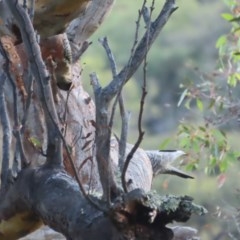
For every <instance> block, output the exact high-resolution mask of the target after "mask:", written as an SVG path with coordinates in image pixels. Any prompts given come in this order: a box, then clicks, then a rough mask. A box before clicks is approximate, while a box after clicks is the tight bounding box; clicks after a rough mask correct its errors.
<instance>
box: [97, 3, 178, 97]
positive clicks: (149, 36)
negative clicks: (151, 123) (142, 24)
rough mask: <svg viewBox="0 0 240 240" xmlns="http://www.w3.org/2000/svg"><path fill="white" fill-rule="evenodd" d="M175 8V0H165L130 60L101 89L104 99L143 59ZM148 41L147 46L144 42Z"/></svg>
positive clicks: (113, 94)
mask: <svg viewBox="0 0 240 240" xmlns="http://www.w3.org/2000/svg"><path fill="white" fill-rule="evenodd" d="M176 9H177V7H176V6H175V0H166V1H165V4H164V6H163V8H162V11H161V13H160V14H159V15H158V17H157V18H156V20H155V21H154V22H151V24H150V26H149V30H147V31H146V32H145V34H144V36H143V37H142V39H141V41H140V42H139V43H138V44H137V46H136V49H135V50H134V52H133V53H132V57H131V61H129V63H128V64H127V65H126V66H125V67H124V68H123V69H122V70H121V71H120V73H119V74H118V75H117V77H116V78H115V79H113V80H112V81H111V82H110V83H109V84H108V85H107V86H106V87H105V88H104V89H103V90H102V92H103V95H104V96H105V97H106V99H105V101H110V100H111V99H112V98H114V96H115V95H116V94H117V93H118V91H119V88H120V87H121V86H122V85H123V84H125V83H126V82H127V81H128V80H129V79H130V78H131V77H132V75H133V74H134V73H135V72H136V70H137V69H138V67H139V66H140V64H141V63H142V62H143V60H144V56H145V55H146V54H147V52H148V50H149V49H150V46H151V45H152V44H153V42H154V41H155V40H156V38H157V36H158V35H159V33H160V32H161V30H162V29H163V27H164V26H165V24H166V22H167V20H168V19H169V17H170V16H171V14H172V13H173V12H174V11H175V10H176ZM147 42H148V47H147V48H146V44H147Z"/></svg>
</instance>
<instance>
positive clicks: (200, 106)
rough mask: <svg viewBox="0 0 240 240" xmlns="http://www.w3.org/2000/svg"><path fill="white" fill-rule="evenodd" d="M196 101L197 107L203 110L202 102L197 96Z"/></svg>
mask: <svg viewBox="0 0 240 240" xmlns="http://www.w3.org/2000/svg"><path fill="white" fill-rule="evenodd" d="M196 101H197V108H198V109H199V110H200V111H201V112H202V111H203V102H202V101H201V100H200V99H199V98H197V99H196Z"/></svg>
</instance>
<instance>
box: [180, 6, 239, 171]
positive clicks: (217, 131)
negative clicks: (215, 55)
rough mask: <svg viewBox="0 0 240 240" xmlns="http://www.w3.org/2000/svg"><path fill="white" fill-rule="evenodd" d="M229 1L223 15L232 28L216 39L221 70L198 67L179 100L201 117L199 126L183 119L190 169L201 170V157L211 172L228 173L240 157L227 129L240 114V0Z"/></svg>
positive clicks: (182, 133) (182, 132) (182, 136)
mask: <svg viewBox="0 0 240 240" xmlns="http://www.w3.org/2000/svg"><path fill="white" fill-rule="evenodd" d="M227 3H228V6H229V7H230V9H231V12H230V13H223V14H222V18H223V19H225V20H226V21H227V22H228V23H229V24H230V25H231V30H230V32H229V33H228V34H224V35H222V36H220V37H219V38H218V40H217V42H216V47H217V48H218V50H219V61H218V66H217V69H216V70H215V71H214V72H212V73H208V74H206V73H202V72H200V71H199V70H198V69H196V70H195V71H196V75H198V77H197V78H196V79H195V80H194V81H192V80H189V81H187V82H185V83H184V84H182V85H181V88H182V89H183V92H182V94H181V96H180V99H179V102H178V106H180V105H184V106H185V108H187V109H189V110H190V111H192V112H193V113H194V114H195V115H196V116H198V119H197V117H196V118H195V120H197V121H198V125H197V126H196V124H191V123H189V121H182V122H181V124H180V125H179V128H178V134H177V135H178V138H177V139H178V144H179V146H180V147H181V148H183V149H185V151H186V152H188V153H189V157H188V166H187V168H188V169H191V170H194V169H197V168H198V166H199V161H200V160H201V161H202V162H204V166H205V167H204V168H205V172H206V173H208V174H213V173H214V174H220V173H222V172H225V171H226V170H227V169H228V167H229V165H231V164H232V162H234V161H236V160H237V159H238V156H239V152H237V151H234V150H233V149H232V148H231V146H230V144H229V140H228V136H227V134H226V130H229V128H230V127H231V128H234V127H235V128H236V126H237V125H238V123H237V121H239V116H240V115H239V113H240V112H239V103H240V102H239V95H238V91H239V86H240V84H239V83H240V74H239V69H240V64H239V60H240V58H239V56H240V52H239V49H240V41H239V36H240V19H239V16H240V6H239V3H237V1H227Z"/></svg>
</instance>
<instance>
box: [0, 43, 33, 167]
mask: <svg viewBox="0 0 240 240" xmlns="http://www.w3.org/2000/svg"><path fill="white" fill-rule="evenodd" d="M0 51H1V54H2V56H3V57H4V58H5V60H6V71H5V72H6V75H7V78H8V79H9V81H10V84H11V86H12V89H13V116H14V128H13V134H14V136H15V137H16V140H17V145H18V147H17V148H16V149H15V151H18V150H19V151H20V156H21V165H22V166H21V168H24V167H26V166H27V165H28V164H29V162H28V161H27V159H26V155H25V152H24V148H23V144H22V137H21V127H22V125H21V124H20V123H19V119H18V118H19V109H18V100H17V87H16V83H15V81H14V79H13V78H12V75H11V73H10V71H11V70H10V64H13V63H11V62H10V59H9V56H8V54H7V53H6V51H5V49H4V47H3V46H2V43H1V41H0Z"/></svg>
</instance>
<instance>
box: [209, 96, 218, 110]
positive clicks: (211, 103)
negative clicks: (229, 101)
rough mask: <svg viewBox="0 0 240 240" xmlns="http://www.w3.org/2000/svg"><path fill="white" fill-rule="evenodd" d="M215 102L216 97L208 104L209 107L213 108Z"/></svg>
mask: <svg viewBox="0 0 240 240" xmlns="http://www.w3.org/2000/svg"><path fill="white" fill-rule="evenodd" d="M215 102H216V100H215V99H214V98H212V99H211V101H210V103H209V105H208V109H211V108H212V107H213V106H214V105H215Z"/></svg>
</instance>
